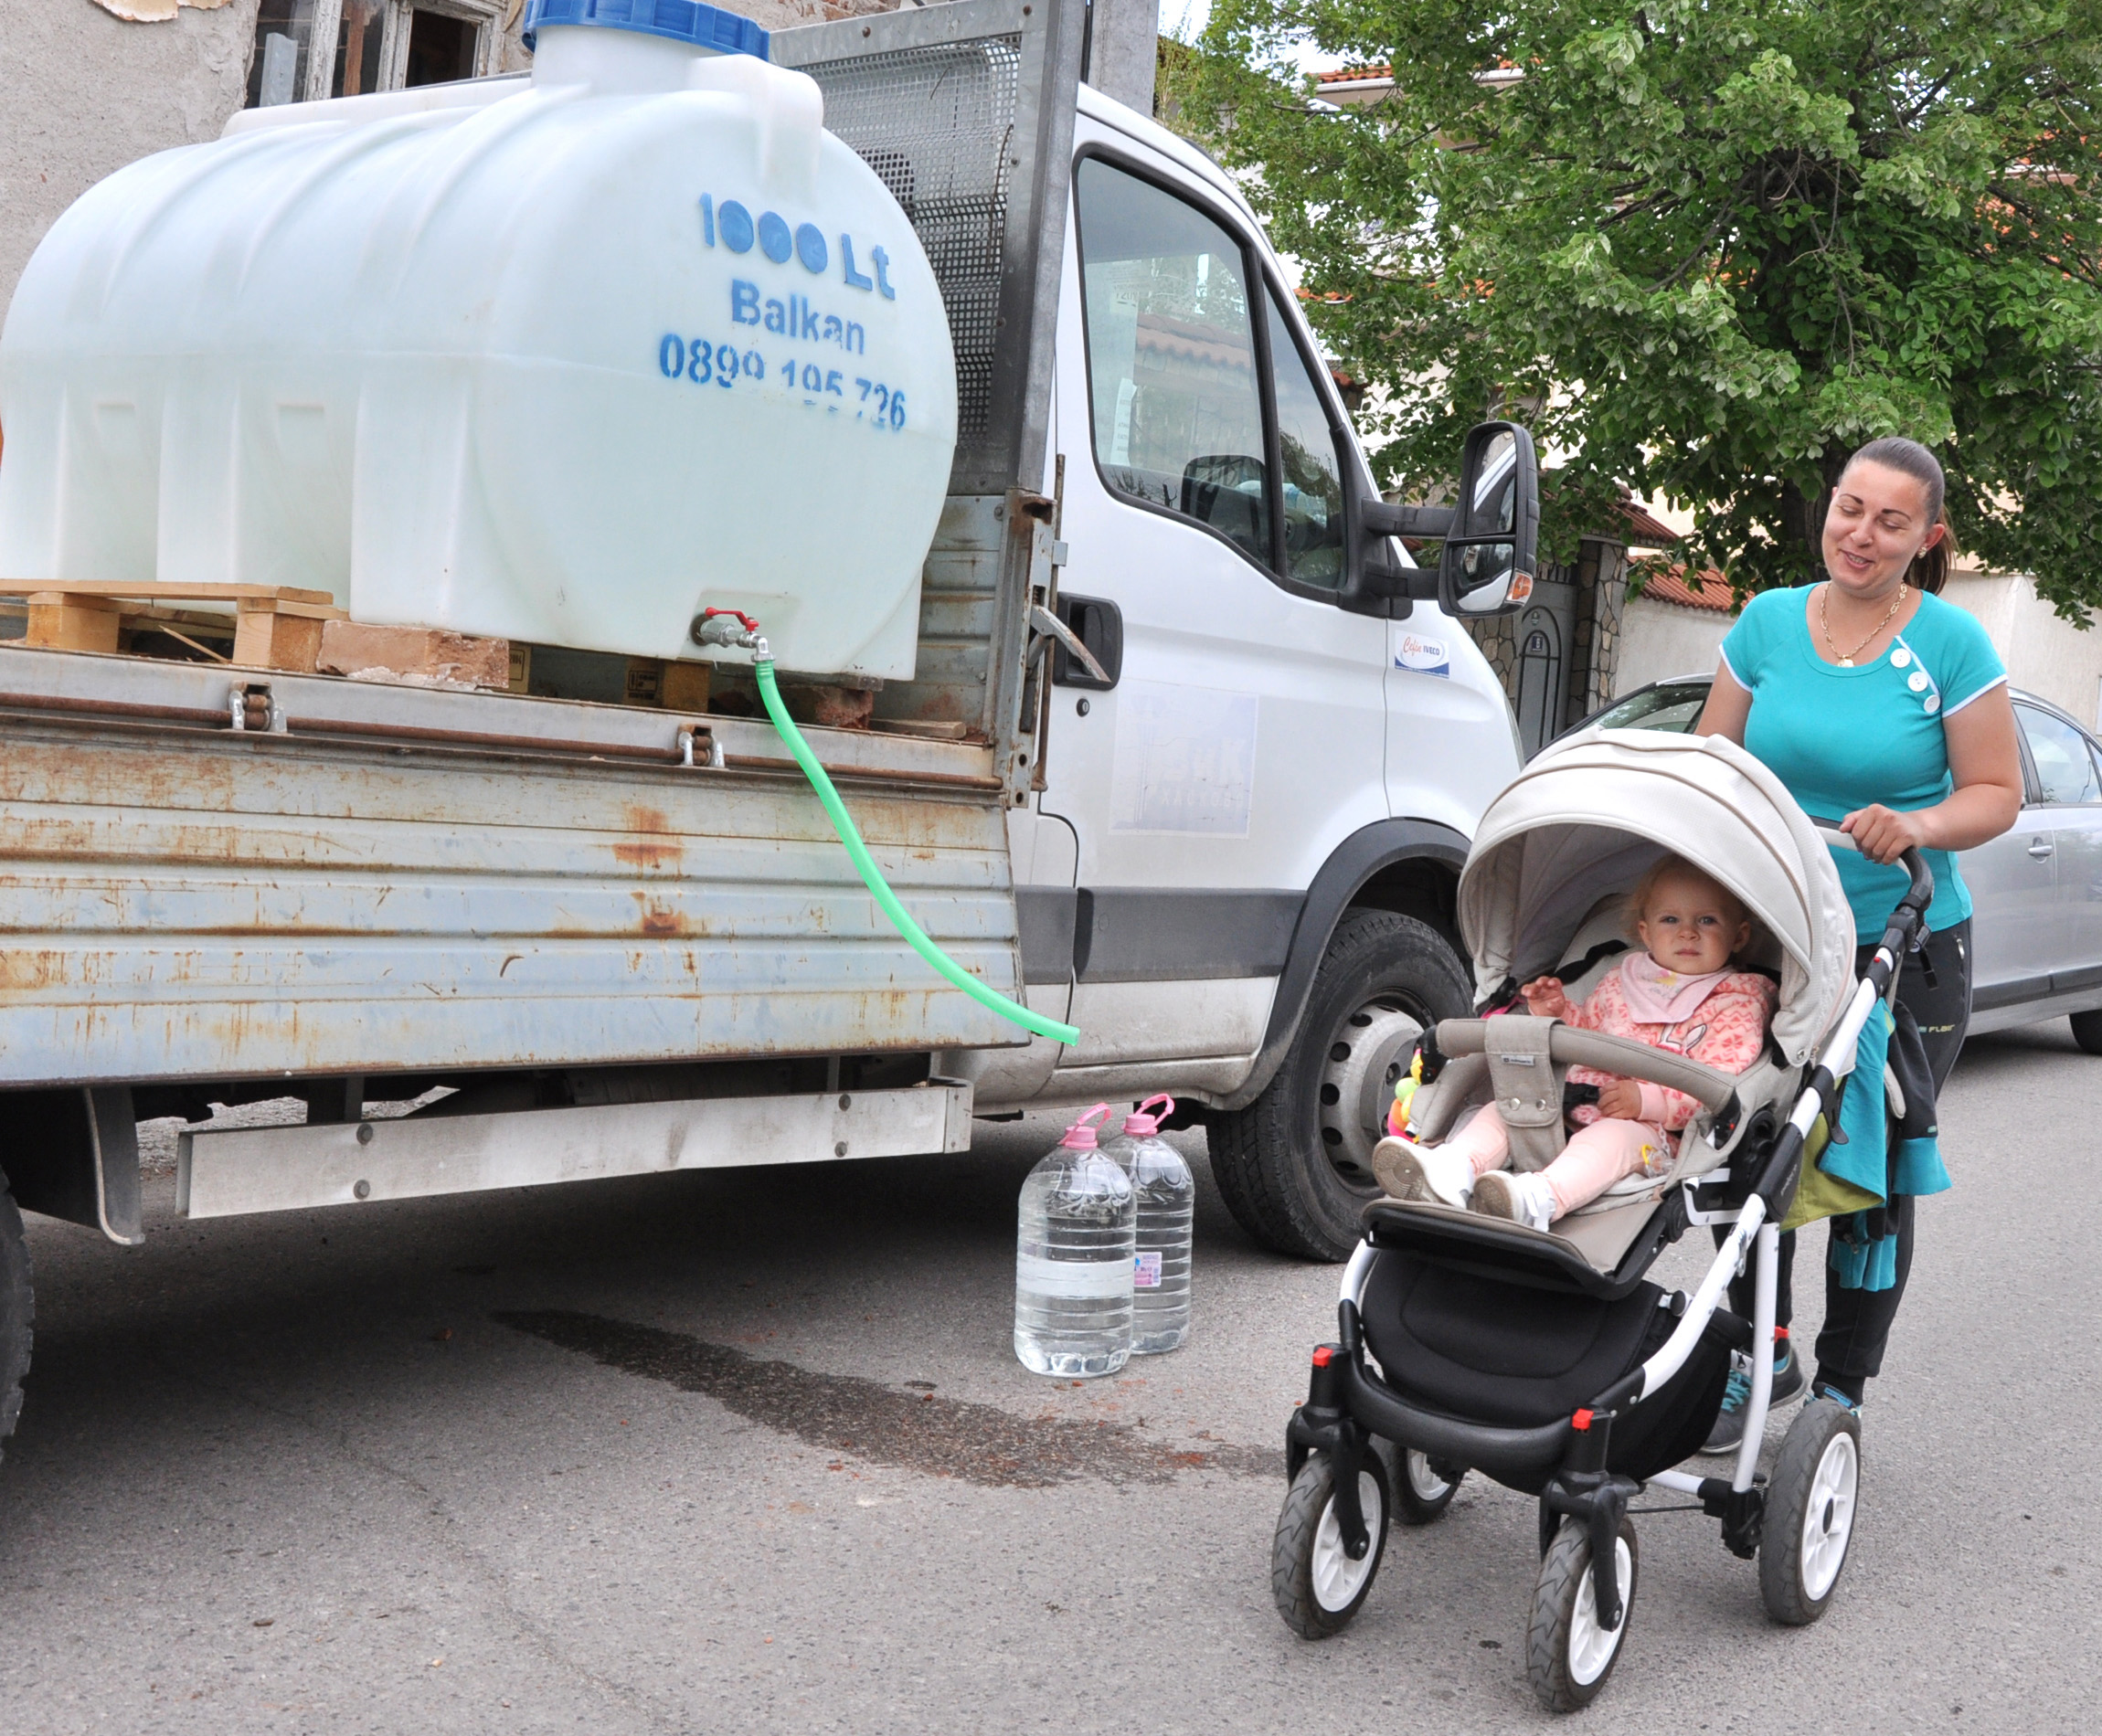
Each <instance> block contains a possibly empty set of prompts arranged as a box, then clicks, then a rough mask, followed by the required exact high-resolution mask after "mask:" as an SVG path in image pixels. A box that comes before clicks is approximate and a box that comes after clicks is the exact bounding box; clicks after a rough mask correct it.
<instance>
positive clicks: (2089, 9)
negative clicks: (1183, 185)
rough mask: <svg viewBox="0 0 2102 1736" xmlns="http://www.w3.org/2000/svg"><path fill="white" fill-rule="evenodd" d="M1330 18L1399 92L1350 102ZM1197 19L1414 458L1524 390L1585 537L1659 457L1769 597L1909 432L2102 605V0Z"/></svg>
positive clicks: (1233, 137) (1282, 209) (1285, 9)
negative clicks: (1883, 455) (1876, 456)
mask: <svg viewBox="0 0 2102 1736" xmlns="http://www.w3.org/2000/svg"><path fill="white" fill-rule="evenodd" d="M1309 38H1311V41H1312V42H1313V43H1314V44H1315V45H1317V46H1318V48H1321V49H1322V50H1324V51H1326V52H1327V53H1328V54H1330V55H1340V56H1343V57H1347V58H1349V59H1351V60H1353V61H1356V62H1377V63H1390V64H1391V65H1392V66H1393V67H1394V68H1395V69H1396V88H1395V90H1394V91H1393V92H1392V94H1391V95H1389V96H1387V97H1385V99H1384V100H1382V101H1379V102H1377V103H1375V104H1372V105H1368V106H1364V107H1356V108H1353V107H1341V108H1339V107H1336V106H1333V105H1331V104H1327V103H1323V102H1322V101H1318V100H1317V98H1316V96H1315V94H1314V91H1315V87H1314V85H1313V82H1312V80H1311V79H1307V78H1303V77H1301V76H1300V75H1298V74H1297V73H1296V72H1294V71H1293V70H1292V69H1291V64H1290V50H1291V48H1293V46H1294V45H1295V44H1300V43H1304V42H1306V41H1307V40H1308V39H1309ZM1199 50H1200V51H1199V52H1197V53H1195V54H1194V55H1190V56H1187V57H1183V58H1181V60H1180V61H1179V64H1180V66H1181V67H1182V69H1183V70H1182V72H1181V74H1180V76H1179V79H1178V85H1179V88H1178V89H1176V90H1173V93H1172V94H1173V96H1174V98H1175V99H1176V100H1177V101H1179V102H1180V104H1181V106H1182V109H1183V112H1184V117H1185V122H1187V123H1190V124H1193V125H1194V128H1195V130H1197V131H1198V132H1201V133H1205V134H1208V135H1209V136H1208V142H1209V143H1212V144H1213V146H1214V148H1215V149H1216V151H1218V153H1220V154H1221V155H1222V156H1223V157H1224V158H1226V160H1227V161H1228V162H1229V163H1231V164H1234V165H1236V166H1237V167H1242V168H1245V169H1248V170H1253V171H1255V172H1256V174H1255V175H1253V176H1252V177H1251V181H1252V186H1251V193H1252V196H1253V197H1254V198H1255V199H1256V200H1257V201H1258V205H1259V206H1261V207H1262V208H1263V212H1264V215H1265V217H1266V218H1267V219H1268V220H1269V223H1270V224H1271V226H1272V230H1271V232H1272V236H1273V238H1274V239H1275V240H1276V242H1277V244H1278V246H1279V248H1280V249H1283V250H1284V251H1286V252H1288V253H1290V254H1291V255H1294V256H1296V258H1297V259H1299V260H1300V262H1301V264H1302V266H1303V268H1304V272H1305V288H1306V289H1307V290H1308V291H1311V295H1312V297H1313V298H1314V299H1313V300H1312V301H1311V302H1310V312H1311V315H1312V317H1313V319H1314V321H1315V323H1316V324H1317V326H1318V327H1319V328H1320V329H1321V330H1322V333H1323V335H1324V337H1325V338H1326V340H1327V341H1328V342H1329V343H1331V344H1332V345H1333V346H1334V348H1335V350H1336V352H1337V354H1338V355H1339V356H1340V357H1341V358H1342V359H1343V362H1344V363H1345V364H1346V365H1347V366H1348V367H1349V368H1350V369H1351V370H1352V371H1353V372H1354V374H1356V375H1358V376H1360V377H1362V378H1363V379H1364V380H1365V382H1366V383H1367V384H1368V385H1370V386H1374V387H1376V388H1379V389H1378V391H1377V392H1376V394H1375V400H1374V401H1375V402H1377V403H1379V404H1380V405H1382V406H1383V408H1380V409H1379V410H1377V411H1375V412H1374V413H1373V415H1372V416H1371V418H1370V423H1371V425H1370V426H1368V428H1367V430H1366V431H1367V433H1368V435H1369V436H1370V437H1371V439H1372V441H1373V443H1374V444H1375V447H1376V449H1377V456H1376V459H1375V463H1376V465H1377V466H1378V468H1379V471H1380V472H1381V477H1382V480H1383V481H1385V482H1393V483H1396V484H1398V485H1401V486H1405V487H1413V488H1420V487H1422V486H1424V485H1426V484H1428V483H1430V482H1434V481H1436V480H1438V478H1439V477H1441V476H1442V475H1443V474H1444V473H1446V472H1447V471H1449V467H1450V465H1451V462H1452V455H1453V454H1454V453H1455V452H1457V450H1459V445H1460V435H1461V433H1462V432H1463V431H1464V430H1465V429H1466V428H1467V427H1469V426H1470V425H1471V424H1472V423H1474V422H1475V421H1477V420H1479V419H1481V417H1482V415H1483V414H1484V413H1485V412H1486V411H1489V410H1490V409H1492V408H1494V407H1498V406H1503V407H1513V406H1515V407H1518V408H1519V409H1520V410H1529V411H1530V412H1531V414H1530V416H1529V417H1528V418H1526V419H1529V420H1531V422H1532V423H1533V425H1534V430H1535V433H1536V434H1537V435H1538V436H1540V437H1541V438H1542V439H1543V440H1544V441H1545V442H1549V443H1552V445H1553V446H1554V447H1555V448H1557V449H1559V450H1561V451H1562V452H1563V453H1566V461H1565V462H1564V463H1563V466H1562V468H1561V470H1560V471H1559V472H1558V473H1557V475H1556V477H1555V488H1554V491H1553V495H1554V498H1553V499H1552V501H1551V502H1550V503H1549V521H1550V522H1549V524H1547V526H1546V529H1547V531H1548V533H1549V535H1550V537H1551V539H1552V545H1559V546H1560V547H1562V548H1565V549H1566V547H1567V546H1568V544H1569V543H1570V541H1571V540H1572V539H1573V537H1574V535H1575V534H1576V532H1577V530H1579V529H1589V528H1596V527H1597V526H1598V525H1600V524H1606V523H1608V522H1609V513H1610V502H1611V500H1612V498H1613V495H1614V492H1615V487H1616V484H1617V483H1618V482H1627V483H1629V484H1630V485H1631V486H1632V487H1633V488H1634V489H1635V490H1636V491H1637V492H1642V493H1651V492H1654V493H1659V494H1662V495H1664V496H1667V497H1669V498H1671V499H1672V500H1674V501H1676V502H1679V503H1682V504H1683V505H1685V506H1688V507H1690V508H1691V509H1692V511H1693V516H1694V522H1695V532H1694V538H1693V545H1692V546H1691V548H1690V550H1689V551H1688V552H1689V553H1690V554H1691V556H1693V558H1694V559H1695V560H1696V561H1704V562H1707V563H1711V564H1713V565H1714V566H1716V567H1719V568H1720V569H1721V570H1722V571H1723V572H1724V573H1725V575H1726V576H1727V577H1728V579H1729V582H1730V583H1731V584H1732V586H1733V587H1735V588H1736V589H1737V590H1738V591H1740V592H1743V591H1749V590H1756V589H1759V588H1762V587H1767V586H1770V585H1778V584H1794V583H1800V582H1803V581H1804V580H1806V579H1809V578H1810V577H1815V576H1816V575H1817V574H1818V572H1819V571H1820V566H1819V564H1818V561H1817V555H1816V545H1815V535H1814V526H1815V524H1817V523H1818V522H1820V520H1821V504H1820V503H1821V496H1822V494H1823V493H1824V492H1825V490H1826V489H1828V488H1829V487H1830V485H1831V482H1832V481H1833V480H1834V479H1835V478H1836V476H1837V473H1838V471H1839V468H1840V466H1841V465H1842V463H1843V462H1844V460H1845V457H1846V455H1847V453H1848V452H1849V451H1851V450H1853V448H1854V447H1856V446H1858V445H1860V444H1861V443H1862V442H1863V441H1864V440H1868V439H1874V438H1876V437H1877V436H1879V435H1884V434H1892V433H1899V434H1907V435H1911V436H1912V437H1914V438H1916V439H1921V440H1925V441H1926V442H1927V444H1929V445H1930V446H1932V447H1934V448H1935V449H1936V450H1937V451H1938V452H1939V453H1940V454H1941V456H1942V459H1943V462H1944V464H1945V466H1946V467H1947V470H1948V478H1949V501H1948V508H1949V515H1950V520H1951V523H1952V524H1953V526H1954V529H1955V533H1956V537H1957V542H1958V545H1959V547H1961V548H1965V549H1968V550H1970V551H1972V552H1973V553H1975V554H1976V555H1977V556H1980V557H1981V558H1982V559H1983V560H1985V561H1986V562H1987V563H1989V564H1991V565H1992V566H1998V567H2001V568H2005V569H2012V570H2022V571H2027V572H2031V573H2033V574H2034V575H2035V577H2036V578H2037V580H2038V583H2039V587H2040V588H2041V589H2042V591H2043V592H2044V595H2045V596H2047V597H2048V598H2051V599H2052V600H2053V601H2054V603H2056V604H2057V605H2058V606H2059V607H2060V609H2061V610H2062V611H2064V612H2066V613H2068V614H2072V613H2075V611H2076V610H2077V609H2080V608H2081V607H2083V606H2085V605H2088V604H2098V603H2102V559H2097V556H2098V555H2102V373H2098V370H2102V163H2098V161H2097V158H2098V155H2102V115H2098V114H2097V102H2098V101H2102V96H2098V93H2102V0H1942V3H1941V4H1937V5H1911V6H1905V5H1897V4H1891V3H1889V0H1646V3H1645V4H1641V5H1636V4H1630V0H1502V4H1498V5H1484V4H1481V0H1215V4H1214V5H1213V9H1212V13H1211V16H1210V20H1209V23H1208V25H1207V26H1206V29H1205V34H1204V37H1203V38H1202V41H1201V43H1200V45H1199Z"/></svg>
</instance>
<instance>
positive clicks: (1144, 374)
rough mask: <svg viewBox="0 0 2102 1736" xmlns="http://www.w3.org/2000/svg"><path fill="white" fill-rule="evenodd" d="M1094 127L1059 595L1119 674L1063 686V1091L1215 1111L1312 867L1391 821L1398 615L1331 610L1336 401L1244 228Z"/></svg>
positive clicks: (1050, 801)
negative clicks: (1072, 888) (1072, 900)
mask: <svg viewBox="0 0 2102 1736" xmlns="http://www.w3.org/2000/svg"><path fill="white" fill-rule="evenodd" d="M1076 136H1077V139H1078V141H1079V154H1078V160H1077V162H1076V164H1075V172H1074V182H1073V185H1074V204H1075V218H1076V222H1075V227H1074V230H1073V232H1072V238H1071V239H1069V241H1068V245H1067V261H1066V270H1065V279H1064V287H1063V291H1062V305H1061V312H1060V326H1059V338H1058V361H1057V388H1056V389H1057V401H1058V418H1057V427H1058V432H1059V448H1060V450H1061V451H1062V452H1063V453H1064V455H1065V458H1066V470H1065V495H1064V519H1063V535H1064V539H1065V541H1066V543H1067V548H1068V555H1067V565H1066V566H1065V568H1064V570H1063V572H1062V574H1061V577H1060V581H1059V584H1060V597H1061V599H1062V607H1063V609H1064V610H1065V612H1066V613H1067V615H1068V616H1069V617H1072V618H1074V619H1077V620H1078V621H1079V622H1081V623H1082V624H1083V625H1084V626H1085V629H1086V630H1087V633H1088V637H1089V638H1090V639H1092V640H1095V641H1097V642H1098V643H1099V645H1100V646H1101V647H1102V648H1103V649H1105V650H1107V651H1111V652H1113V653H1114V654H1115V667H1114V668H1112V669H1111V670H1110V671H1109V672H1110V673H1111V674H1112V675H1113V677H1114V680H1113V683H1110V684H1109V685H1106V686H1105V685H1101V684H1096V683H1091V678H1088V677H1087V676H1085V675H1084V673H1081V672H1079V671H1078V666H1077V665H1076V664H1075V663H1074V662H1072V660H1070V659H1069V658H1066V659H1062V660H1061V666H1062V668H1063V671H1064V674H1063V680H1064V681H1065V682H1066V683H1068V684H1060V685H1056V686H1054V688H1053V689H1052V699H1051V727H1050V731H1049V736H1048V750H1047V760H1046V780H1047V781H1046V793H1045V795H1044V798H1043V809H1044V811H1045V812H1046V813H1047V814H1056V815H1058V816H1061V817H1062V818H1064V819H1065V820H1067V821H1069V822H1070V824H1071V826H1072V828H1073V831H1074V833H1075V835H1076V838H1077V840H1078V905H1079V909H1078V924H1077V929H1076V958H1075V963H1076V973H1075V987H1074V995H1073V1014H1072V1016H1073V1021H1074V1022H1075V1023H1076V1024H1078V1026H1079V1027H1080V1029H1081V1032H1082V1040H1081V1043H1080V1046H1079V1047H1078V1050H1074V1051H1068V1052H1067V1054H1066V1055H1065V1057H1064V1058H1063V1060H1062V1063H1061V1067H1060V1073H1061V1075H1063V1076H1062V1078H1061V1079H1055V1080H1054V1082H1053V1085H1052V1087H1051V1089H1052V1090H1053V1092H1055V1093H1058V1094H1061V1095H1069V1094H1071V1093H1075V1092H1078V1091H1081V1090H1086V1091H1088V1092H1094V1091H1100V1092H1102V1093H1103V1094H1105V1095H1115V1094H1117V1093H1118V1092H1120V1091H1123V1090H1126V1089H1130V1090H1132V1091H1136V1090H1138V1089H1139V1088H1141V1086H1147V1085H1162V1086H1163V1087H1165V1088H1168V1089H1174V1088H1176V1087H1177V1086H1178V1085H1179V1086H1181V1087H1182V1088H1184V1089H1213V1090H1227V1089H1231V1088H1232V1087H1233V1086H1234V1085H1237V1083H1238V1082H1239V1080H1240V1079H1241V1078H1242V1077H1243V1076H1245V1074H1246V1072H1247V1064H1248V1063H1249V1061H1250V1060H1251V1058H1252V1057H1253V1055H1254V1053H1255V1052H1256V1051H1257V1049H1258V1046H1259V1045H1260V1043H1261V1041H1262V1037H1263V1032H1264V1028H1265V1023H1266V1021H1267V1019H1268V1015H1269V1005H1270V1000H1271V998H1272V994H1273V991H1274V988H1275V979H1276V977H1277V974H1278V972H1279V970H1280V969H1282V967H1283V964H1284V961H1285V957H1286V951H1287V948H1288V946H1289V943H1290V937H1291V933H1292V926H1293V923H1294V921H1295V920H1296V918H1297V916H1298V913H1299V910H1300V905H1301V903H1302V901H1303V894H1304V893H1305V890H1306V887H1307V886H1308V884H1309V883H1310V881H1311V877H1312V875H1313V874H1314V873H1315V872H1316V870H1317V869H1318V868H1319V867H1320V865H1321V864H1322V862H1323V861H1324V860H1325V858H1326V857H1327V855H1328V853H1329V852H1330V851H1331V850H1332V848H1333V847H1334V845H1335V844H1336V843H1337V842H1339V841H1340V840H1341V839H1342V838H1343V837H1344V836H1346V835H1347V834H1348V833H1350V832H1351V831H1354V830H1356V829H1357V828H1358V827H1360V826H1364V825H1366V824H1368V823H1370V822H1372V821H1375V820H1381V819H1384V818H1385V815H1386V812H1387V804H1386V798H1385V784H1384V773H1385V719H1384V710H1383V679H1384V674H1385V662H1386V643H1385V639H1386V632H1387V624H1386V623H1385V621H1383V620H1379V619H1372V618H1369V617H1365V616H1360V615H1355V614H1351V613H1346V612H1344V611H1343V610H1342V609H1338V608H1337V607H1336V606H1335V595H1336V592H1337V589H1338V587H1340V586H1341V585H1342V583H1343V579H1344V576H1345V571H1346V565H1347V563H1346V558H1345V557H1346V553H1347V550H1346V545H1345V540H1344V524H1343V478H1344V477H1346V476H1347V475H1349V474H1350V473H1351V472H1350V471H1349V470H1348V469H1347V468H1346V465H1345V462H1344V459H1343V448H1342V447H1341V445H1340V441H1341V439H1343V435H1342V433H1341V425H1340V409H1339V408H1338V407H1337V406H1336V405H1335V401H1334V394H1333V392H1332V388H1331V387H1330V386H1329V385H1328V383H1327V382H1326V381H1325V380H1323V379H1322V377H1321V376H1320V375H1319V374H1318V373H1317V372H1316V370H1315V367H1314V365H1313V364H1312V361H1311V357H1310V355H1309V354H1308V353H1307V350H1306V348H1305V346H1304V344H1303V340H1302V338H1301V336H1300V325H1299V322H1298V320H1297V318H1296V316H1295V315H1294V314H1293V313H1292V312H1290V303H1289V301H1288V300H1287V296H1286V292H1285V291H1283V289H1282V286H1281V283H1280V282H1279V280H1278V279H1277V278H1276V276H1275V274H1274V268H1272V267H1269V265H1267V263H1266V261H1265V259H1264V256H1263V253H1262V251H1261V249H1259V248H1258V246H1257V245H1256V244H1255V242H1254V241H1253V239H1252V238H1250V236H1249V234H1248V232H1247V227H1246V222H1245V218H1243V217H1242V216H1241V215H1240V214H1239V213H1238V212H1237V211H1235V210H1234V209H1232V208H1231V206H1230V205H1229V203H1228V201H1226V199H1225V198H1223V197H1221V196H1219V195H1218V194H1217V193H1216V192H1214V191H1212V190H1209V189H1207V188H1205V186H1203V185H1201V184H1200V183H1197V182H1196V181H1195V180H1194V177H1191V176H1190V175H1188V174H1187V172H1186V171H1183V170H1181V169H1179V168H1178V167H1177V166H1176V165H1174V164H1163V163H1162V161H1161V160H1160V159H1159V158H1158V157H1155V156H1153V155H1152V154H1151V153H1142V152H1141V151H1140V150H1139V149H1138V148H1137V147H1135V146H1132V145H1131V144H1130V143H1128V142H1123V141H1122V140H1121V135H1120V134H1117V133H1115V132H1112V131H1111V130H1110V129H1109V128H1107V127H1105V126H1101V125H1099V123H1096V122H1091V121H1090V120H1088V118H1087V117H1086V116H1085V115H1084V116H1083V117H1082V120H1081V122H1080V125H1079V128H1078V132H1077V135H1076ZM1076 683H1088V684H1076ZM1141 1062H1143V1065H1139V1064H1138V1063H1141Z"/></svg>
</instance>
